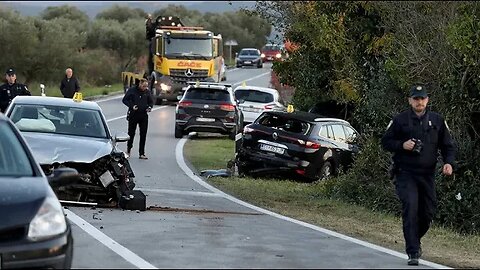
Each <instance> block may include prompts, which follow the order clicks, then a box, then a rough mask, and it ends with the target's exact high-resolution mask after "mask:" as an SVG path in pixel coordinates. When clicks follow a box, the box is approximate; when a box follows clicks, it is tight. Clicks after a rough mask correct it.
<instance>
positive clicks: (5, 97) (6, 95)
mask: <svg viewBox="0 0 480 270" xmlns="http://www.w3.org/2000/svg"><path fill="white" fill-rule="evenodd" d="M5 79H6V81H7V82H6V83H5V84H3V85H2V86H0V111H1V112H2V113H4V112H5V110H6V109H7V107H8V105H9V104H10V102H11V101H12V99H14V98H15V97H16V96H31V95H32V94H31V93H30V91H28V88H27V86H26V85H24V84H21V83H17V74H16V72H15V70H14V69H13V68H9V69H7V71H6V72H5Z"/></svg>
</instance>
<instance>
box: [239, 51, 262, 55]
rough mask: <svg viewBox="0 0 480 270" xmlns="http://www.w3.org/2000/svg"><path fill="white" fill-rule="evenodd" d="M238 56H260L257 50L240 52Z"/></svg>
mask: <svg viewBox="0 0 480 270" xmlns="http://www.w3.org/2000/svg"><path fill="white" fill-rule="evenodd" d="M239 55H255V56H258V55H260V54H259V53H258V51H257V50H241V51H240V54H239Z"/></svg>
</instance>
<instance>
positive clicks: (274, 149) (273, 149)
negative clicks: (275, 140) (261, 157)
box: [260, 144, 285, 154]
mask: <svg viewBox="0 0 480 270" xmlns="http://www.w3.org/2000/svg"><path fill="white" fill-rule="evenodd" d="M260 150H264V151H268V152H273V153H277V154H283V153H284V152H285V149H283V148H280V147H276V146H271V145H268V144H260Z"/></svg>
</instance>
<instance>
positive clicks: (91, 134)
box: [6, 96, 135, 203]
mask: <svg viewBox="0 0 480 270" xmlns="http://www.w3.org/2000/svg"><path fill="white" fill-rule="evenodd" d="M6 115H7V116H8V117H9V118H10V119H11V120H12V122H13V123H14V124H15V126H16V127H17V128H18V129H19V130H20V131H21V133H22V135H23V136H24V137H25V139H26V140H27V143H28V144H29V146H30V148H31V149H32V152H33V155H34V156H35V159H36V160H37V161H38V162H39V163H40V166H41V167H42V169H43V171H44V173H45V174H46V175H47V176H49V175H51V174H52V173H53V171H54V170H55V169H56V168H59V167H60V168H62V167H67V168H73V169H76V170H77V171H78V173H79V174H80V175H79V176H80V177H79V179H78V180H77V181H72V182H71V183H68V185H63V186H61V187H58V188H54V191H55V193H56V194H57V196H58V197H59V198H60V199H62V200H71V201H82V202H99V203H115V202H116V201H117V200H118V199H119V198H120V197H121V196H122V195H123V193H124V192H125V191H126V190H131V189H133V187H134V186H135V184H134V182H133V178H134V174H133V171H132V169H131V167H130V164H129V162H128V160H127V159H126V156H125V154H124V153H123V152H122V151H121V150H120V149H118V147H117V142H125V141H127V140H128V139H129V136H128V135H127V134H125V133H124V132H120V133H117V134H111V132H110V130H109V128H108V125H107V121H106V120H105V116H104V115H103V113H102V110H101V108H100V107H99V106H98V104H97V103H95V102H91V101H81V102H75V101H74V100H72V99H67V98H56V97H41V96H17V97H15V98H14V99H13V100H12V103H11V104H10V106H9V107H8V109H7V111H6Z"/></svg>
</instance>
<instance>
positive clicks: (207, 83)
mask: <svg viewBox="0 0 480 270" xmlns="http://www.w3.org/2000/svg"><path fill="white" fill-rule="evenodd" d="M187 84H188V85H197V84H198V85H199V86H200V85H202V86H205V85H206V86H210V85H213V86H223V87H224V88H228V87H232V84H229V83H213V82H187Z"/></svg>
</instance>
